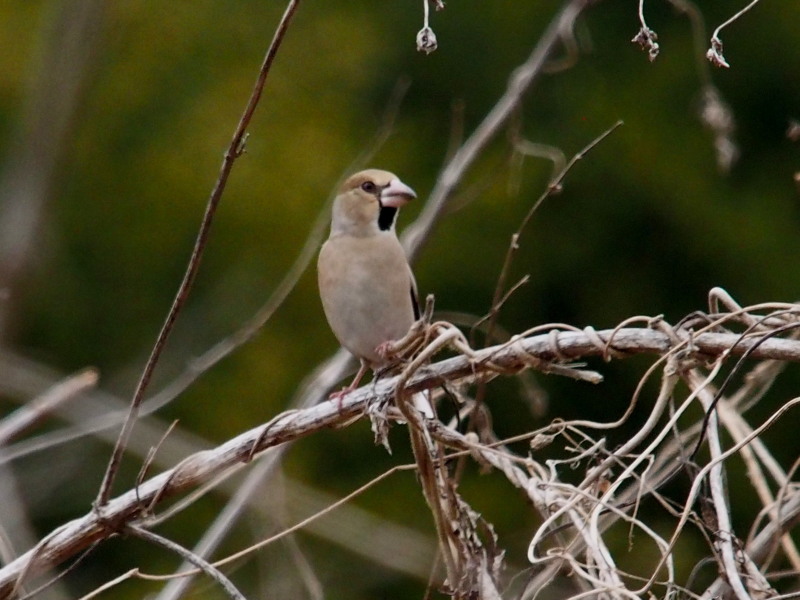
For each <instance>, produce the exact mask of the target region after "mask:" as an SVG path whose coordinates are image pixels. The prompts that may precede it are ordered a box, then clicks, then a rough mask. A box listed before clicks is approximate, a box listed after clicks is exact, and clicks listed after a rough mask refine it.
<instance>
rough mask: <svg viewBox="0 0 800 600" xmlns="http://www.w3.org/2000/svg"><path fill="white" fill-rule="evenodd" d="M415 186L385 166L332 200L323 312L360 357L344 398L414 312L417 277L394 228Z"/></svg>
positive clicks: (322, 268) (378, 363) (321, 268)
mask: <svg viewBox="0 0 800 600" xmlns="http://www.w3.org/2000/svg"><path fill="white" fill-rule="evenodd" d="M414 198H416V194H415V193H414V190H412V189H411V188H410V187H408V186H407V185H406V184H404V183H403V182H402V181H400V180H399V179H398V178H397V176H395V175H394V174H392V173H389V172H388V171H380V170H377V169H368V170H366V171H361V172H359V173H356V174H355V175H352V176H351V177H350V178H348V179H347V180H346V181H345V182H344V183H343V184H342V187H341V188H340V189H339V193H338V195H337V196H336V199H335V200H334V203H333V217H332V220H331V234H330V237H329V238H328V240H327V241H326V242H325V243H324V244H323V245H322V250H320V253H319V260H318V262H317V275H318V279H319V293H320V297H321V298H322V307H323V309H324V310H325V316H326V317H327V319H328V323H329V324H330V326H331V329H332V330H333V333H334V335H335V336H336V338H337V339H338V340H339V343H340V344H341V345H342V346H344V347H345V348H346V349H347V350H349V351H350V352H351V353H352V354H354V355H355V356H356V358H358V359H359V360H360V361H361V368H360V369H359V371H358V374H357V375H356V377H355V379H354V380H353V382H352V383H351V384H350V385H349V386H347V387H345V388H344V389H343V390H341V391H340V392H337V393H336V394H332V396H334V397H339V398H341V397H342V396H343V395H344V394H347V393H348V392H350V391H351V390H353V389H355V388H356V387H357V386H358V383H359V381H360V380H361V378H362V377H363V376H364V374H365V373H366V371H367V369H368V368H372V369H376V368H380V367H382V366H384V365H385V358H384V356H383V354H384V352H383V350H385V348H386V345H387V344H388V343H389V342H392V341H394V340H398V339H400V338H402V337H403V336H405V334H406V333H408V330H409V329H410V327H411V325H412V324H413V323H414V321H415V320H417V319H418V318H419V303H418V301H417V285H416V282H415V281H414V275H413V274H412V272H411V267H410V266H409V264H408V260H407V259H406V254H405V251H404V250H403V247H402V246H401V245H400V241H399V240H398V239H397V235H396V233H395V230H394V225H395V219H396V217H397V211H398V209H399V208H400V207H401V206H403V205H404V204H406V203H407V202H408V201H409V200H412V199H414Z"/></svg>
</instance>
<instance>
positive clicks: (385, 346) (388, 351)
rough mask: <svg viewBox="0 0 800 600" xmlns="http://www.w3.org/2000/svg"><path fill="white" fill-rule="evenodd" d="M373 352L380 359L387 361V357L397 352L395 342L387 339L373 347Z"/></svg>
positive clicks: (391, 356) (389, 357)
mask: <svg viewBox="0 0 800 600" xmlns="http://www.w3.org/2000/svg"><path fill="white" fill-rule="evenodd" d="M375 354H377V355H378V356H380V357H381V359H382V360H384V361H387V362H388V361H389V359H391V358H393V357H394V356H395V355H396V354H397V348H396V347H395V342H394V341H388V342H383V343H381V344H378V346H377V347H376V348H375Z"/></svg>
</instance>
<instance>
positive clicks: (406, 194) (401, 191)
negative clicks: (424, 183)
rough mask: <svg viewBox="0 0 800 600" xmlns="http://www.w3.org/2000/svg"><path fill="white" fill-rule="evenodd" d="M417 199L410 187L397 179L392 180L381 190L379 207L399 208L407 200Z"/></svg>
mask: <svg viewBox="0 0 800 600" xmlns="http://www.w3.org/2000/svg"><path fill="white" fill-rule="evenodd" d="M416 197H417V194H416V193H414V190H412V189H411V188H410V187H408V186H407V185H406V184H405V183H403V182H402V181H400V180H399V179H392V180H391V181H390V182H389V185H388V186H386V187H385V188H383V191H382V192H381V205H382V206H391V207H393V208H400V207H401V206H403V205H404V204H405V203H406V202H408V201H409V200H413V199H414V198H416Z"/></svg>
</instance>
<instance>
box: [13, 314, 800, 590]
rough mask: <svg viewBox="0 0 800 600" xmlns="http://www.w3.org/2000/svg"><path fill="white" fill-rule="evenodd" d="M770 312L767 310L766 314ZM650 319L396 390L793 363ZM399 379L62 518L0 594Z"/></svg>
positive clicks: (451, 364) (462, 363) (539, 341)
mask: <svg viewBox="0 0 800 600" xmlns="http://www.w3.org/2000/svg"><path fill="white" fill-rule="evenodd" d="M786 306H791V305H786ZM777 319H778V317H773V320H777ZM762 321H763V319H762ZM651 324H652V325H654V326H658V327H659V328H660V329H662V330H656V329H654V328H651V327H642V328H622V329H616V330H606V331H594V330H592V329H590V328H587V329H586V330H583V331H578V330H573V331H558V330H555V329H553V330H550V331H548V333H545V334H538V335H530V336H527V337H522V336H516V337H514V338H512V340H510V341H509V342H506V343H504V344H500V345H497V346H492V347H489V348H485V349H482V350H478V351H474V352H470V353H469V356H467V355H459V356H456V357H454V358H449V359H445V360H442V361H439V362H437V363H434V364H430V365H427V366H423V367H420V368H419V369H418V370H417V371H416V372H415V373H413V374H412V375H411V377H410V378H408V379H407V383H406V386H405V389H404V391H405V392H417V391H423V390H428V389H432V388H435V387H438V386H440V385H442V384H443V383H445V382H450V383H451V384H457V385H458V384H466V383H474V382H476V381H485V380H488V379H492V378H494V377H496V376H498V375H499V374H515V373H518V372H519V371H520V370H523V369H527V368H531V367H535V368H537V369H539V370H542V371H545V372H548V371H554V370H555V371H557V369H558V367H562V368H563V366H564V365H563V363H564V362H567V361H573V360H576V359H579V358H583V357H589V356H605V357H606V358H608V357H624V356H627V355H633V354H639V353H654V354H658V355H662V356H663V355H666V354H668V353H675V352H678V351H679V352H680V356H681V358H682V359H685V360H694V361H698V360H699V361H707V360H711V359H713V358H715V357H716V358H719V357H725V356H728V355H743V354H745V353H748V354H749V356H750V357H751V358H757V359H773V360H785V361H792V362H800V341H796V340H793V339H786V338H776V337H771V338H768V339H765V338H764V337H763V336H759V337H742V336H741V335H739V334H735V333H722V332H720V333H717V332H705V333H698V334H694V333H692V332H691V331H690V330H684V329H674V330H671V329H669V328H666V327H665V324H664V323H663V321H660V320H658V319H654V320H652V321H651ZM708 327H710V325H709V326H708ZM538 329H540V330H541V328H538ZM435 342H436V340H434V341H433V342H431V343H435ZM401 379H403V377H393V378H389V379H384V380H380V381H378V382H377V383H374V384H370V385H367V386H365V387H362V388H360V389H358V390H356V391H354V392H353V393H351V394H349V395H348V396H346V397H345V398H344V399H343V401H342V403H341V408H339V407H338V406H337V403H336V402H323V403H321V404H318V405H316V406H313V407H311V408H307V409H303V410H294V411H287V412H284V413H282V414H280V415H278V416H276V417H275V418H274V419H273V420H272V421H270V422H269V423H267V424H265V425H263V426H260V427H257V428H254V429H251V430H249V431H247V432H244V433H242V434H240V435H239V436H237V437H235V438H233V439H231V440H229V441H228V442H226V443H224V444H222V445H220V446H218V447H216V448H214V449H210V450H207V451H203V452H198V453H196V454H193V455H191V456H189V457H187V458H186V459H185V460H183V461H182V462H181V463H180V464H179V465H177V466H176V467H175V468H173V469H171V470H168V471H166V472H164V473H161V474H160V475H157V476H155V477H153V478H151V479H149V480H147V481H145V482H144V483H142V484H141V485H140V486H139V488H138V489H136V490H130V491H128V492H127V493H125V494H122V495H121V496H118V497H117V498H115V499H113V500H111V501H110V502H109V503H108V504H107V505H106V506H105V508H104V509H103V510H102V512H101V513H97V512H94V511H93V512H90V513H88V514H86V515H85V516H83V517H81V518H78V519H76V520H74V521H71V522H69V523H66V524H65V525H63V526H62V527H60V528H58V529H57V530H55V531H53V532H52V533H51V534H50V535H48V536H47V537H46V538H45V539H43V540H42V542H41V543H40V544H39V545H37V547H36V548H34V549H33V550H30V551H29V552H27V553H26V554H24V555H23V556H20V557H19V558H18V559H17V560H15V561H14V562H12V563H10V564H8V565H6V566H5V567H4V568H3V569H0V598H8V597H11V596H13V593H14V590H15V586H18V585H19V584H20V583H21V579H20V578H21V577H23V576H24V577H29V576H32V575H34V574H37V573H40V572H42V571H43V570H44V569H46V568H48V567H51V566H53V565H57V564H59V563H61V562H63V561H65V560H66V559H68V558H69V557H71V556H74V555H75V554H76V553H78V552H80V551H81V550H83V549H85V548H87V547H88V546H89V545H90V544H92V543H94V542H96V541H98V540H103V539H105V538H108V537H110V536H111V535H114V534H115V533H117V532H119V531H121V530H122V529H123V528H124V527H125V526H126V525H129V524H135V523H146V519H147V517H148V516H149V515H150V514H151V511H152V510H153V509H154V508H155V507H156V506H157V505H158V504H159V503H160V502H161V501H163V500H165V499H167V498H170V497H174V496H176V495H178V494H181V493H185V492H187V491H189V490H191V489H193V488H195V487H197V486H199V485H201V484H203V483H206V482H208V481H209V480H211V479H212V478H215V477H217V476H219V475H221V474H223V473H225V472H227V471H229V470H230V469H233V468H238V467H241V465H242V464H243V463H245V462H246V461H247V460H248V458H249V457H250V456H252V453H253V452H254V451H255V452H256V453H261V452H263V451H265V450H267V449H268V448H272V447H275V446H279V445H281V444H284V443H286V442H289V441H292V440H295V439H298V438H301V437H304V436H307V435H310V434H312V433H314V432H316V431H319V430H320V429H323V428H329V427H332V426H337V425H340V426H341V425H343V424H345V423H347V422H348V421H350V420H352V419H353V418H354V417H358V416H361V415H363V414H364V413H365V409H366V407H367V405H368V403H370V404H371V403H375V402H379V403H380V402H387V401H389V400H390V399H391V398H393V397H394V396H395V394H396V392H397V390H396V386H397V383H398V381H399V380H401ZM442 435H450V437H451V438H452V436H456V438H458V437H459V436H460V434H455V432H453V433H452V434H447V433H446V429H445V433H443V434H442ZM456 438H453V439H456ZM451 441H452V439H451Z"/></svg>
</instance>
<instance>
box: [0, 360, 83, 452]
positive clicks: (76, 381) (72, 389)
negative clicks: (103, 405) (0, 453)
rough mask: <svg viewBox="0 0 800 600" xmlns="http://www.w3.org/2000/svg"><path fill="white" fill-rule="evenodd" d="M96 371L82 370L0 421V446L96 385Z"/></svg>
mask: <svg viewBox="0 0 800 600" xmlns="http://www.w3.org/2000/svg"><path fill="white" fill-rule="evenodd" d="M98 377H99V374H98V372H97V370H96V369H94V368H89V369H84V370H82V371H79V372H77V373H75V374H74V375H71V376H69V377H67V378H66V379H64V380H63V381H61V382H59V383H57V384H56V385H54V386H53V387H51V388H50V389H49V390H47V391H46V392H45V393H44V394H42V395H41V396H38V397H36V398H34V399H33V400H31V401H30V402H28V403H27V404H25V406H23V407H22V408H20V409H18V410H16V411H15V412H13V413H11V414H10V415H8V416H7V417H5V418H4V419H3V420H2V421H0V446H4V445H5V444H7V443H8V442H9V441H10V440H12V439H14V438H15V437H17V436H18V435H20V434H21V433H22V432H24V431H25V430H27V429H30V428H31V427H33V426H34V425H35V424H36V423H38V422H39V421H41V420H42V419H43V418H45V417H46V416H48V415H50V414H51V413H52V412H53V411H55V410H57V409H58V408H59V407H60V406H61V405H62V404H64V403H65V402H68V401H69V400H72V399H73V398H75V397H76V396H78V395H79V394H81V393H82V392H85V391H86V390H88V389H91V388H93V387H94V386H95V385H97V379H98Z"/></svg>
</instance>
